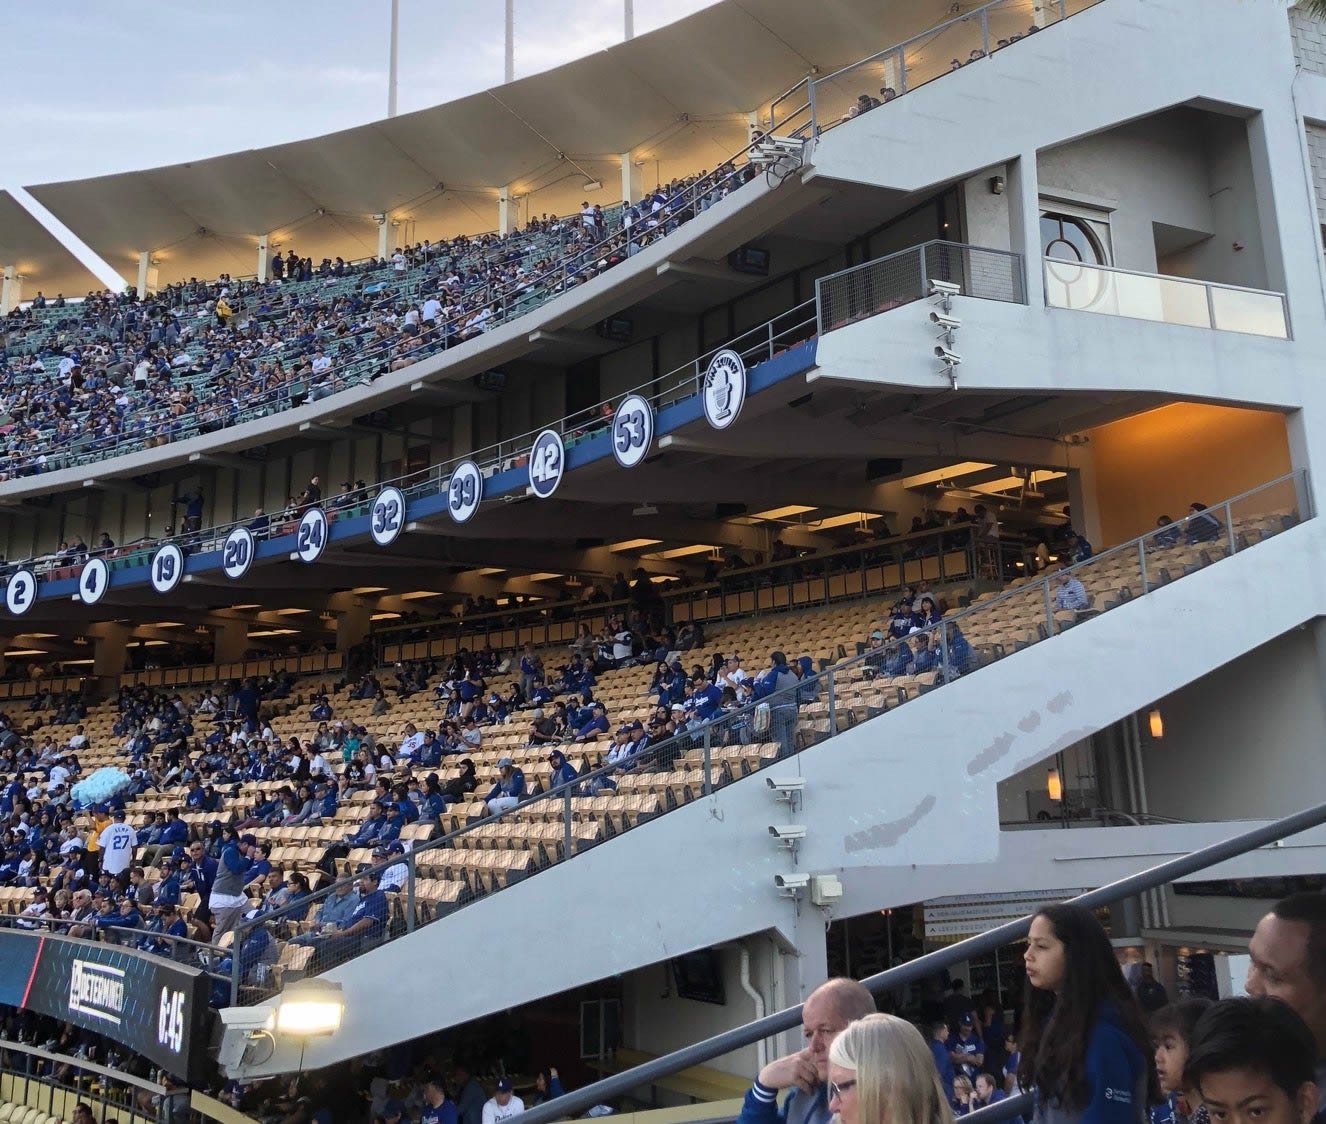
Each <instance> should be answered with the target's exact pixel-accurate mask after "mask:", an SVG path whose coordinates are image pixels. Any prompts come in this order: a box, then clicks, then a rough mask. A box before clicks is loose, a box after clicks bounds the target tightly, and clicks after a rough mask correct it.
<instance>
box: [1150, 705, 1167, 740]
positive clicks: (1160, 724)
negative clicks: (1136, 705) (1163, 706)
mask: <svg viewBox="0 0 1326 1124" xmlns="http://www.w3.org/2000/svg"><path fill="white" fill-rule="evenodd" d="M1146 725H1147V729H1148V730H1150V731H1151V736H1152V737H1153V738H1163V737H1164V736H1165V717H1164V715H1162V714H1161V713H1160V708H1159V707H1154V706H1153V707H1152V708H1151V713H1149V714H1148V715H1147V716H1146Z"/></svg>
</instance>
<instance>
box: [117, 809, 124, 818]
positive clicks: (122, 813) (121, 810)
mask: <svg viewBox="0 0 1326 1124" xmlns="http://www.w3.org/2000/svg"><path fill="white" fill-rule="evenodd" d="M115 818H116V819H117V820H122V819H124V809H123V808H116V809H115Z"/></svg>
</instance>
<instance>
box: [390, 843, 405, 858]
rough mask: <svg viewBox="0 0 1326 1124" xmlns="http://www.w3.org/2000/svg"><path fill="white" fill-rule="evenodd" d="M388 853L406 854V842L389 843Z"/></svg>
mask: <svg viewBox="0 0 1326 1124" xmlns="http://www.w3.org/2000/svg"><path fill="white" fill-rule="evenodd" d="M387 854H389V855H403V854H405V844H404V843H400V842H396V843H391V844H389V845H388V846H387Z"/></svg>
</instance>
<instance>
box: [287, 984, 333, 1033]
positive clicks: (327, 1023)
mask: <svg viewBox="0 0 1326 1124" xmlns="http://www.w3.org/2000/svg"><path fill="white" fill-rule="evenodd" d="M344 1014H345V998H344V996H343V995H342V993H341V985H340V984H339V983H336V982H335V981H333V980H327V979H323V978H322V977H321V976H313V977H310V978H309V979H304V980H295V981H293V982H292V983H289V984H287V985H286V986H285V989H284V990H283V991H282V992H281V996H280V999H278V1000H277V1004H276V1033H277V1034H278V1035H289V1036H290V1037H291V1038H324V1037H326V1036H327V1035H329V1034H335V1033H336V1031H337V1030H339V1029H340V1026H341V1018H342V1016H344Z"/></svg>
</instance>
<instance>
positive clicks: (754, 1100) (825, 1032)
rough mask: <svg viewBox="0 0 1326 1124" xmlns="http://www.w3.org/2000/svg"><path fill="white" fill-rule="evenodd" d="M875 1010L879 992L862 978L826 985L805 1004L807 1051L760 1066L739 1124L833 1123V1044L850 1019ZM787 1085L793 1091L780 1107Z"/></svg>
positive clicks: (836, 981) (802, 1015) (802, 1024)
mask: <svg viewBox="0 0 1326 1124" xmlns="http://www.w3.org/2000/svg"><path fill="white" fill-rule="evenodd" d="M874 1013H875V998H874V996H873V995H871V994H870V992H869V991H868V990H867V989H866V988H865V987H863V986H862V985H861V984H859V983H857V981H856V980H849V979H847V978H845V977H841V976H839V977H837V978H835V979H831V980H826V981H825V982H824V983H822V984H820V986H819V987H817V988H816V989H815V990H814V991H812V992H811V993H810V995H809V996H807V998H806V1001H805V1003H803V1004H802V1005H801V1031H802V1034H803V1035H804V1037H805V1040H806V1046H805V1049H802V1050H798V1051H797V1052H796V1053H794V1054H788V1055H787V1056H786V1057H783V1058H776V1059H775V1060H774V1061H771V1062H770V1063H769V1064H768V1065H766V1066H765V1067H764V1068H763V1069H762V1070H760V1075H759V1076H758V1077H757V1078H756V1079H755V1084H754V1085H752V1086H751V1089H750V1091H749V1092H748V1093H747V1094H746V1100H745V1102H744V1103H743V1104H742V1106H741V1115H740V1116H738V1117H737V1124H828V1122H829V1121H830V1120H831V1119H832V1118H833V1113H832V1112H830V1111H829V1091H828V1082H829V1047H830V1046H832V1045H833V1040H834V1039H835V1038H837V1037H838V1035H840V1034H841V1033H842V1032H843V1031H844V1030H846V1029H847V1024H848V1023H851V1022H854V1021H855V1020H857V1019H861V1018H865V1016H866V1015H873V1014H874ZM782 1089H787V1090H789V1092H788V1094H787V1096H786V1097H785V1098H784V1100H783V1106H782V1108H781V1109H780V1108H779V1107H778V1093H779V1090H782Z"/></svg>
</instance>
